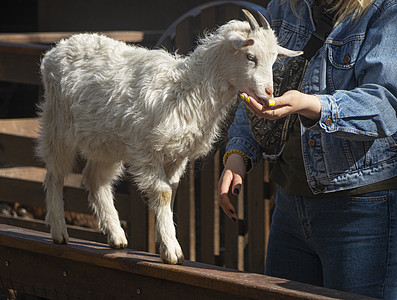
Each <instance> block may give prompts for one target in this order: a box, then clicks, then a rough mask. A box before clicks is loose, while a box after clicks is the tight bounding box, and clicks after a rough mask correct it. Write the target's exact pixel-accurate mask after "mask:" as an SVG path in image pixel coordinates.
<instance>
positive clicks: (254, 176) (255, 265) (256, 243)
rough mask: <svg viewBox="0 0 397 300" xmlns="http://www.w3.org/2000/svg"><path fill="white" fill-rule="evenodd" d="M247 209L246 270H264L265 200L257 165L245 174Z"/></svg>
mask: <svg viewBox="0 0 397 300" xmlns="http://www.w3.org/2000/svg"><path fill="white" fill-rule="evenodd" d="M247 189H248V190H247V201H248V205H247V209H248V230H249V240H248V257H249V259H248V271H249V272H257V273H262V274H263V272H264V266H265V261H264V253H265V217H264V211H265V201H264V199H265V198H264V168H263V164H262V163H261V164H259V165H257V166H256V167H255V168H254V169H252V170H251V172H250V173H249V174H248V176H247Z"/></svg>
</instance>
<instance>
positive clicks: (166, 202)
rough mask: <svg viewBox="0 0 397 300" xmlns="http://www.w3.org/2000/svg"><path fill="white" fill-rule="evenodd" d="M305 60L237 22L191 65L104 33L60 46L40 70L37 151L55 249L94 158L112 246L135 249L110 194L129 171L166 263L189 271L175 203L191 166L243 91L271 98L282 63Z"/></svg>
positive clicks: (208, 41) (92, 181)
mask: <svg viewBox="0 0 397 300" xmlns="http://www.w3.org/2000/svg"><path fill="white" fill-rule="evenodd" d="M248 53H250V54H253V55H255V56H256V58H257V63H255V62H253V61H250V60H248V59H247V54H248ZM299 54H300V53H298V52H293V51H290V50H287V49H284V48H282V47H280V46H278V45H277V42H276V37H275V36H274V33H273V32H272V31H271V30H264V29H263V28H261V29H258V30H254V31H251V30H250V26H249V25H248V23H247V22H243V21H236V20H234V21H230V22H229V23H227V24H225V25H223V26H221V27H219V28H218V30H217V31H216V32H215V33H214V34H209V35H207V36H206V37H205V38H204V39H202V40H201V41H200V43H199V45H198V47H197V48H196V50H195V51H194V52H193V53H191V55H190V56H188V57H179V56H177V55H171V54H169V53H167V52H166V51H164V50H147V49H145V48H142V47H136V46H130V45H126V44H125V43H123V42H119V41H115V40H113V39H110V38H108V37H105V36H101V35H97V34H80V35H75V36H72V37H70V38H69V39H67V40H63V41H61V42H59V44H58V45H57V46H56V47H54V48H53V49H51V50H50V51H49V52H47V53H46V55H45V56H44V58H43V60H42V63H41V73H42V78H43V83H44V88H45V89H44V91H45V94H44V101H43V102H42V104H41V106H40V110H41V112H40V116H41V133H40V137H39V140H38V147H37V152H38V154H39V156H40V157H41V158H42V159H43V160H44V162H45V164H46V168H47V175H46V178H45V182H44V186H45V189H46V204H47V215H46V222H47V223H48V224H49V225H50V227H51V234H52V239H53V240H54V242H55V243H67V242H68V239H69V236H68V233H67V229H66V225H65V220H64V208H63V200H62V197H63V196H62V188H63V182H64V177H65V176H66V175H67V174H68V173H69V172H71V169H72V164H73V161H74V158H75V155H76V154H77V153H79V154H81V155H82V156H83V157H85V158H86V159H87V164H86V167H85V169H84V172H83V178H84V184H85V186H86V187H87V189H88V191H89V196H88V198H89V202H90V204H91V206H92V208H93V210H94V212H95V214H96V215H97V217H98V220H99V227H100V229H101V230H102V231H103V232H104V233H105V234H107V235H108V243H109V245H110V246H111V247H114V248H124V247H126V246H127V239H126V236H125V234H124V231H123V229H122V228H121V226H120V221H119V217H118V213H117V211H116V209H115V207H114V204H113V195H112V187H111V186H112V183H113V182H114V181H115V180H116V179H117V177H118V176H119V175H120V174H121V173H122V171H123V167H122V165H123V163H126V164H127V165H128V172H129V173H130V174H131V175H132V177H133V179H134V180H135V182H136V183H137V185H138V187H139V188H140V189H141V190H142V191H143V192H144V193H145V194H146V196H147V198H148V202H149V205H150V207H151V208H152V209H153V211H154V213H155V216H156V238H157V242H159V243H160V252H161V257H162V259H163V260H164V262H167V263H171V264H176V263H182V261H183V253H182V250H181V247H180V245H179V243H178V241H177V239H176V235H175V227H174V224H173V217H172V207H171V203H173V197H174V196H175V191H176V188H177V186H178V182H179V179H180V177H181V176H182V174H183V172H184V168H185V166H186V163H187V162H188V161H189V160H193V159H196V158H198V157H200V156H203V155H205V154H206V153H208V152H209V151H210V148H211V145H212V143H213V142H214V141H215V139H216V138H217V133H218V128H219V126H220V124H221V121H222V120H223V119H224V117H225V116H226V114H227V112H228V109H229V107H230V106H231V104H232V103H233V99H236V94H237V92H238V91H239V90H241V91H247V93H249V94H253V95H256V96H257V97H262V98H266V97H267V96H268V95H267V94H266V91H265V89H267V88H270V89H272V65H273V63H274V61H275V60H276V57H277V55H283V56H285V55H287V56H295V55H299Z"/></svg>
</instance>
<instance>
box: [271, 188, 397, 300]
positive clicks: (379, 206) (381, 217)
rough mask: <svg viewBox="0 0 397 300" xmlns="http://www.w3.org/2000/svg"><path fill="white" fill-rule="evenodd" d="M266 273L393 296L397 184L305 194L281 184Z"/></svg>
mask: <svg viewBox="0 0 397 300" xmlns="http://www.w3.org/2000/svg"><path fill="white" fill-rule="evenodd" d="M265 273H266V274H267V275H270V276H275V277H281V278H286V279H289V280H293V281H298V282H304V283H309V284H314V285H319V286H324V287H327V288H331V289H336V290H342V291H346V292H350V293H355V294H361V295H366V296H371V297H376V298H383V299H397V190H388V191H380V192H373V193H368V194H364V195H359V196H349V197H341V198H306V197H299V196H294V195H291V194H288V193H287V192H286V191H284V190H283V189H281V188H279V189H278V192H277V196H276V208H275V211H274V214H273V219H272V225H271V231H270V237H269V246H268V250H267V257H266V271H265Z"/></svg>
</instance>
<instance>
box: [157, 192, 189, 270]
mask: <svg viewBox="0 0 397 300" xmlns="http://www.w3.org/2000/svg"><path fill="white" fill-rule="evenodd" d="M171 203H172V191H171V190H163V191H159V192H158V194H157V195H156V196H155V197H154V199H153V202H152V203H151V205H150V206H151V207H152V209H153V211H154V214H155V216H156V241H157V243H158V244H159V245H160V256H161V258H162V260H163V261H164V262H165V263H168V264H181V263H182V262H183V260H184V256H183V252H182V249H181V246H180V245H179V243H178V240H177V238H176V232H175V226H174V221H173V215H172V209H171Z"/></svg>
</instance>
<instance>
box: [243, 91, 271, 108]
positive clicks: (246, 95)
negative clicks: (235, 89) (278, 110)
mask: <svg viewBox="0 0 397 300" xmlns="http://www.w3.org/2000/svg"><path fill="white" fill-rule="evenodd" d="M239 95H240V97H241V99H243V100H246V101H250V100H252V99H254V100H255V101H256V102H258V103H259V104H261V105H262V106H264V107H268V106H269V99H270V97H268V96H267V97H259V96H258V95H257V94H255V93H240V94H239Z"/></svg>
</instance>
